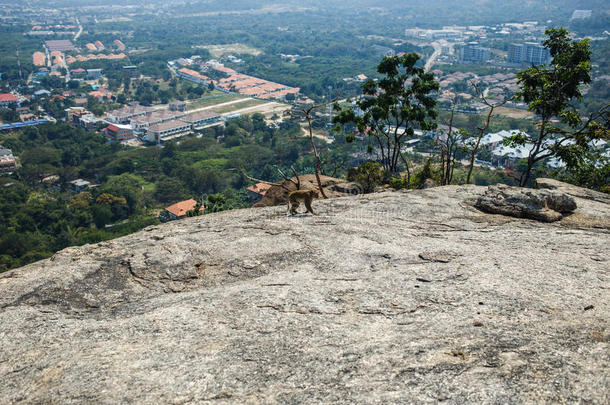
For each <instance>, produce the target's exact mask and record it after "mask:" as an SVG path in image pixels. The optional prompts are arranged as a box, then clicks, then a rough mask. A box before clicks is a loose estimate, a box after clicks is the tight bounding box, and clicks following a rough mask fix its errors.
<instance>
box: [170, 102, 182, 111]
mask: <svg viewBox="0 0 610 405" xmlns="http://www.w3.org/2000/svg"><path fill="white" fill-rule="evenodd" d="M169 110H170V111H186V103H185V102H184V101H180V100H175V101H172V102H170V103H169Z"/></svg>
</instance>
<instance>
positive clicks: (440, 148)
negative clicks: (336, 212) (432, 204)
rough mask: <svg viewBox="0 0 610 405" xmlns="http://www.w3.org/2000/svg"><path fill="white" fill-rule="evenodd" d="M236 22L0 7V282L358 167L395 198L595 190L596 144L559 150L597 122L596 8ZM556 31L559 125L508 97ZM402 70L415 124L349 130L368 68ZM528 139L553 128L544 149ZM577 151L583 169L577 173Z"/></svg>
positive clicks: (393, 7)
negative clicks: (547, 188) (566, 89)
mask: <svg viewBox="0 0 610 405" xmlns="http://www.w3.org/2000/svg"><path fill="white" fill-rule="evenodd" d="M233 3H235V4H231V5H227V4H224V3H223V2H220V1H215V0H214V1H207V2H197V1H195V2H185V1H180V0H172V1H164V2H161V1H153V2H151V3H149V4H143V3H141V2H139V1H135V0H125V1H118V0H117V1H106V2H102V1H97V0H92V1H88V2H85V3H82V4H81V3H78V4H76V3H75V2H73V1H69V0H48V1H36V0H32V1H27V2H0V14H1V17H0V29H1V31H0V44H1V45H2V46H0V54H1V55H0V56H1V57H0V107H1V109H0V153H1V160H0V173H1V175H0V185H2V186H3V187H2V188H3V190H4V191H6V192H5V193H3V195H4V196H5V197H2V198H3V200H2V201H0V204H2V205H10V206H11V208H10V209H7V210H4V211H2V212H3V215H4V217H3V222H2V224H0V230H1V231H2V233H3V234H5V235H12V236H11V237H10V238H4V239H2V241H0V271H1V270H6V269H9V268H13V267H17V266H20V265H24V264H27V263H29V262H31V261H35V260H38V259H41V258H45V257H49V256H50V255H52V254H53V253H54V252H55V251H57V250H60V249H62V248H64V247H66V246H71V245H75V244H83V243H92V242H97V241H100V240H105V239H109V238H113V237H117V236H121V235H125V234H128V233H131V232H134V231H136V230H138V229H141V228H143V227H145V226H147V225H151V224H154V223H157V222H159V221H166V220H168V219H175V218H181V217H184V216H186V215H187V213H189V214H188V215H192V214H193V213H196V214H197V215H198V214H199V213H200V212H202V213H208V212H212V211H214V210H226V209H232V208H242V207H250V206H251V205H252V204H256V203H260V201H261V200H262V201H263V202H262V203H260V204H266V202H265V201H267V200H264V197H265V194H266V193H267V191H268V190H269V189H270V187H271V186H270V184H274V183H277V182H278V181H283V180H285V179H286V178H289V177H292V176H293V175H295V174H300V175H312V174H320V173H321V174H324V175H327V176H330V177H333V178H346V177H349V176H348V174H349V173H350V170H351V169H353V168H358V167H364V166H363V165H365V166H366V165H367V164H369V163H368V162H376V164H378V165H379V166H380V169H381V170H382V171H385V174H384V175H383V176H382V177H383V179H384V180H383V181H382V183H384V184H386V186H389V187H397V188H402V187H406V188H418V187H420V186H421V184H418V183H417V181H419V180H417V179H419V178H422V176H424V177H426V176H427V177H431V181H434V182H436V183H439V184H441V185H444V184H462V183H465V182H469V183H475V184H480V185H485V184H496V183H507V184H514V185H523V184H531V183H532V181H533V180H534V179H535V178H536V177H540V176H554V177H556V178H560V179H564V180H565V179H571V181H574V182H578V183H581V184H585V185H587V186H589V187H593V188H596V189H602V188H603V187H604V183H605V182H606V180H607V175H608V174H607V162H608V158H609V153H610V152H609V150H610V149H609V147H608V143H607V142H608V140H607V139H606V138H605V137H604V136H593V137H591V138H590V139H589V138H587V140H586V142H585V141H582V140H581V139H580V138H578V139H577V137H576V136H574V137H572V138H570V137H564V138H562V137H561V136H562V135H561V134H562V133H563V132H561V131H564V130H565V131H568V132H569V131H572V132H573V133H581V132H582V131H584V130H582V131H581V127H580V126H583V125H585V124H586V122H587V119H589V118H591V120H592V121H591V122H598V123H600V125H603V119H604V117H605V118H607V115H604V114H605V112H604V108H605V106H606V105H607V103H608V99H609V97H608V94H609V93H608V92H609V79H610V71H609V70H608V69H609V68H608V66H609V65H608V54H609V52H608V49H609V48H608V44H609V41H608V39H609V38H608V37H609V35H610V34H609V30H610V27H609V26H608V21H609V20H608V9H607V7H604V6H602V5H600V4H599V3H600V2H596V1H593V0H591V1H579V2H569V1H559V2H552V4H551V3H549V2H547V1H533V2H529V3H528V4H527V5H523V4H521V3H520V2H516V1H508V2H502V3H499V2H492V1H482V2H477V1H464V2H459V1H454V0H446V1H441V0H438V1H435V2H432V4H428V3H427V2H422V1H402V2H397V3H399V4H386V3H387V2H384V1H378V2H375V1H364V0H361V1H356V2H355V3H354V4H352V5H349V6H348V5H346V4H343V3H342V2H339V1H330V2H321V1H314V0H312V1H308V2H305V3H301V2H297V1H292V0H291V1H287V2H282V3H281V4H279V3H276V2H273V1H268V2H249V1H245V0H244V1H237V2H233ZM437 3H438V4H437ZM530 3H531V4H530ZM602 3H603V2H602ZM606 6H607V5H606ZM449 10H450V11H451V12H449ZM561 29H565V30H566V32H567V34H566V35H567V36H566V38H567V39H566V40H565V41H568V42H569V43H572V44H586V45H583V46H586V49H587V51H586V52H589V54H586V55H585V56H586V57H587V58H588V59H587V60H585V61H584V62H583V63H586V64H587V65H586V66H588V68H587V69H588V70H587V71H584V72H583V74H582V75H581V78H580V79H578V80H581V81H580V82H579V84H578V87H577V89H578V94H577V93H574V94H571V95H569V97H568V96H566V97H567V98H566V100H565V101H566V105H565V106H564V107H565V108H567V106H568V105H569V106H570V108H573V109H574V110H573V111H574V113H575V114H576V116H577V117H578V118H574V119H573V120H572V121H567V120H566V119H565V118H566V117H567V115H566V114H567V111H568V110H567V109H565V108H564V107H561V108H564V110H562V111H563V112H560V111H559V110H558V111H557V112H556V113H554V115H552V114H551V115H549V116H548V117H545V116H543V115H544V114H543V115H541V114H540V111H542V110H540V109H539V108H538V107H536V106H535V105H534V103H533V102H532V100H528V99H527V98H526V97H524V85H525V83H526V80H525V79H524V76H523V74H524V72H528V71H529V70H528V69H532V68H534V67H538V68H539V69H542V70H544V69H547V70H549V71H550V69H555V68H558V67H557V66H558V65H554V63H555V62H554V58H553V55H552V49H551V47H550V45H549V44H548V41H549V38H550V36H549V35H556V34H550V32H551V31H552V30H561ZM549 30H551V31H549ZM553 32H559V31H553ZM566 43H567V42H566ZM570 46H572V45H570ZM574 46H576V45H574ZM413 55H414V57H416V61H415V62H414V65H413V69H415V70H413V69H412V70H411V71H410V73H408V74H407V76H405V80H404V87H405V89H409V86H410V85H412V84H413V83H414V80H420V79H421V80H428V81H429V82H426V83H428V84H429V85H430V88H429V90H427V91H428V94H426V95H424V94H423V93H422V94H420V95H419V97H424V96H425V97H429V98H430V103H431V104H430V105H426V107H425V108H420V109H419V110H416V109H415V107H414V106H415V105H416V104H417V103H415V102H414V101H413V100H415V99H412V100H411V101H408V100H409V99H408V97H414V96H413V94H411V96H409V95H405V94H406V93H404V94H402V95H400V96H396V98H395V99H390V101H387V100H386V101H384V102H385V103H386V106H387V103H388V102H391V103H396V104H395V106H394V110H392V109H391V108H390V109H388V110H387V111H386V114H389V115H387V116H385V118H383V117H384V116H383V114H382V115H375V114H378V113H379V111H382V110H383V106H381V104H380V105H378V106H377V107H375V108H381V110H379V109H378V110H376V111H377V113H372V112H373V111H374V108H372V107H370V106H369V110H366V107H365V106H366V105H367V102H369V101H371V100H374V99H375V98H377V97H378V98H379V99H380V100H381V98H382V97H381V96H383V95H390V94H389V93H388V91H389V90H388V89H389V88H387V87H384V80H387V76H386V75H385V72H384V71H383V70H381V69H380V68H381V65H380V64H381V63H382V62H383V61H391V60H398V61H402V62H400V63H403V62H404V63H410V62H408V61H409V60H410V58H411V57H412V56H413ZM583 55H584V54H583ZM587 55H588V56H587ZM555 59H557V60H559V59H558V58H555ZM405 61H407V62H405ZM405 66H406V65H405ZM554 66H555V67H554ZM581 66H585V65H581ZM426 75H428V76H426ZM418 78H419V79H418ZM422 78H425V79H422ZM367 89H372V90H367ZM401 97H405V98H404V99H401ZM417 100H419V101H418V102H421V100H422V99H421V98H419V99H417ZM409 103H411V104H409ZM407 105H411V106H412V107H413V108H414V109H413V110H412V111H410V112H409V114H411V115H410V116H409V117H410V118H407V119H403V118H404V117H403V118H400V119H399V115H400V114H398V115H396V111H399V110H400V109H401V108H402V107H405V106H407ZM380 106H381V107H380ZM419 107H421V105H420V106H419ZM419 107H418V108H419ZM347 111H352V112H354V115H353V117H352V118H351V121H350V119H348V115H346V112H347ZM392 111H394V113H393V112H392ZM371 114H372V115H371ZM392 114H394V115H392ZM570 114H571V113H570ZM375 117H377V118H375ZM379 117H382V118H383V119H381V118H379ZM422 117H423V118H422ZM542 120H544V125H546V126H547V127H549V128H550V127H551V126H558V128H557V132H556V133H551V132H549V135H548V136H547V135H543V137H544V138H545V139H544V140H543V139H541V137H540V135H539V134H540V125H541V122H542ZM579 125H580V126H579ZM586 128H591V127H586ZM578 131H581V132H578ZM566 133H567V132H566ZM582 133H584V132H582ZM583 139H584V138H583ZM538 141H540V142H538ZM583 142H585V143H583ZM583 145H584V146H583ZM314 146H315V148H314ZM577 146H578V147H583V148H584V149H586V153H585V152H583V151H582V150H581V151H580V152H578V153H581V152H582V153H581V155H578V156H577V157H574V156H576V155H574V153H576V152H577V151H576V149H574V148H576V147H577ZM585 146H586V147H585ZM566 148H567V149H566ZM570 148H572V149H574V150H572V149H570ZM583 153H585V154H583ZM575 159H576V160H575ZM579 159H580V160H579ZM576 161H578V164H576V163H574V162H576ZM577 166H578V169H576V167H577ZM367 167H368V166H367ZM422 170H424V171H423V172H422ZM430 170H431V171H430ZM583 170H584V171H583ZM422 173H423V174H422ZM349 179H350V181H352V180H354V177H353V176H351V177H349ZM390 180H391V182H390ZM422 181H423V180H422ZM367 187H368V186H366V187H364V188H367ZM272 194H273V193H272ZM273 195H275V194H273ZM102 196H103V197H102ZM273 198H275V197H273ZM273 198H271V197H269V198H268V199H269V200H273ZM273 201H275V200H273ZM172 207H174V208H172ZM175 207H180V209H177V208H176V209H175ZM185 207H186V208H185ZM197 207H199V208H197ZM199 209H201V211H200V210H199ZM0 211H1V210H0ZM37 211H44V212H46V213H48V215H49V217H50V218H55V219H49V220H43V221H42V222H40V221H39V220H35V219H34V218H39V215H38V214H36V212H37ZM22 216H24V217H23V218H22ZM9 218H10V219H9Z"/></svg>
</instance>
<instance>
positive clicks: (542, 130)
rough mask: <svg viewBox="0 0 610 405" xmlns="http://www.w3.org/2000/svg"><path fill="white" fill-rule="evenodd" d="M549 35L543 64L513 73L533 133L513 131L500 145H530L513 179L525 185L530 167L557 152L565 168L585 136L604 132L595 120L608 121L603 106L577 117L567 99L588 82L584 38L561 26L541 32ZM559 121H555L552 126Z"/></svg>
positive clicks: (585, 144) (578, 156) (578, 154)
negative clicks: (530, 114) (577, 38)
mask: <svg viewBox="0 0 610 405" xmlns="http://www.w3.org/2000/svg"><path fill="white" fill-rule="evenodd" d="M545 34H546V35H547V36H548V37H549V38H548V39H547V40H546V41H544V46H545V47H546V48H548V49H549V51H550V54H551V57H552V58H553V60H552V62H551V63H550V65H549V66H545V65H540V66H532V67H530V68H528V69H526V70H523V71H521V72H519V73H518V74H517V78H518V81H519V85H520V87H521V90H520V91H519V92H518V93H517V97H518V98H519V99H521V100H523V101H524V102H525V103H527V104H528V105H529V110H530V111H533V112H535V113H536V114H537V115H538V116H539V121H538V122H537V134H534V135H528V134H524V133H520V134H516V135H513V136H511V137H509V138H507V139H506V140H505V142H506V144H508V145H512V146H516V145H521V146H523V145H527V146H530V150H529V154H528V158H527V164H526V165H525V168H524V170H523V172H522V173H521V176H520V178H519V184H520V185H521V186H525V185H526V184H528V182H529V181H530V177H531V172H532V168H533V167H534V165H535V164H536V163H538V162H540V161H541V160H544V159H547V158H550V157H557V158H560V159H562V160H564V162H565V163H566V165H567V167H568V169H569V168H570V167H571V166H573V165H575V164H577V163H578V162H579V161H581V160H582V159H583V158H584V154H583V153H582V152H586V151H588V150H589V144H590V143H591V141H594V140H596V139H601V138H604V137H606V138H607V137H608V130H607V128H606V129H605V130H604V129H603V128H602V126H601V123H599V119H605V120H606V122H607V120H608V106H606V107H604V108H602V110H600V111H599V112H598V113H595V114H592V115H590V116H589V118H588V119H585V120H584V121H583V119H582V118H581V117H580V115H579V113H578V111H577V110H576V108H575V107H574V106H573V105H572V104H571V103H572V102H573V101H575V100H580V99H582V85H586V84H589V83H591V65H590V59H591V51H590V47H589V40H587V39H583V40H580V41H572V40H571V39H570V37H569V34H568V31H566V30H565V29H564V28H560V29H554V28H553V29H549V30H546V31H545ZM554 120H559V122H560V125H555V123H554Z"/></svg>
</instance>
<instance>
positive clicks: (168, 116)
mask: <svg viewBox="0 0 610 405" xmlns="http://www.w3.org/2000/svg"><path fill="white" fill-rule="evenodd" d="M184 115H185V114H184V113H181V112H176V111H167V110H160V111H153V112H151V113H150V114H146V115H143V116H140V117H135V118H132V119H131V126H132V127H133V129H134V130H135V131H136V132H144V131H146V130H147V129H148V127H150V126H151V125H156V124H161V123H163V122H167V121H173V120H176V119H178V118H180V117H184Z"/></svg>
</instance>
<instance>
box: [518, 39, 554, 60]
mask: <svg viewBox="0 0 610 405" xmlns="http://www.w3.org/2000/svg"><path fill="white" fill-rule="evenodd" d="M550 60H551V54H550V52H549V50H548V49H547V48H545V47H544V46H542V45H540V44H538V43H536V42H526V43H524V44H510V47H509V48H508V63H514V64H521V63H528V64H534V65H544V64H547V63H549V61H550Z"/></svg>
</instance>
